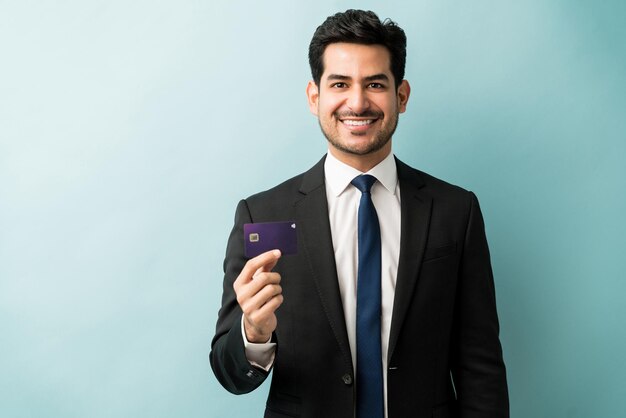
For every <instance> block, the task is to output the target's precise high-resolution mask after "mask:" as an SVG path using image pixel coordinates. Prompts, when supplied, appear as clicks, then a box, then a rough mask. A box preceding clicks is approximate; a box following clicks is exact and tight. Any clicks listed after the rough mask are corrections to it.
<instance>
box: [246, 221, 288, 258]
mask: <svg viewBox="0 0 626 418" xmlns="http://www.w3.org/2000/svg"><path fill="white" fill-rule="evenodd" d="M243 240H244V243H245V250H246V257H248V258H252V257H256V256H257V255H259V254H261V253H264V252H266V251H270V250H276V249H278V250H280V252H281V253H282V254H283V255H290V254H297V253H298V231H297V230H296V223H295V222H293V221H289V222H259V223H253V224H243Z"/></svg>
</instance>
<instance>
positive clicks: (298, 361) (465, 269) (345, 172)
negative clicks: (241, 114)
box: [210, 10, 508, 418]
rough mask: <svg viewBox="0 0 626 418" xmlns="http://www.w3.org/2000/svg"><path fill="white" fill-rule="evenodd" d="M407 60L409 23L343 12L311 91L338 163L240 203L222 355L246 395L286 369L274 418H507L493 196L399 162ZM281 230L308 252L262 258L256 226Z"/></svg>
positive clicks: (218, 360)
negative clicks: (489, 235) (250, 238)
mask: <svg viewBox="0 0 626 418" xmlns="http://www.w3.org/2000/svg"><path fill="white" fill-rule="evenodd" d="M405 60H406V37H405V35H404V32H403V31H402V29H400V28H399V27H398V26H397V25H396V24H395V23H393V22H391V21H388V20H387V21H385V22H381V21H380V20H379V19H378V17H377V16H376V15H375V14H374V13H372V12H365V11H358V10H348V11H346V12H345V13H338V14H336V15H334V16H331V17H329V18H328V19H327V20H326V21H325V22H324V23H323V24H322V25H321V26H320V27H318V28H317V30H316V32H315V34H314V36H313V39H312V41H311V44H310V47H309V61H310V65H311V72H312V75H313V80H312V81H311V82H310V83H309V84H308V86H307V96H308V101H309V107H310V109H311V112H312V113H313V114H314V115H316V116H317V117H318V119H319V123H320V127H321V129H322V132H323V133H324V135H325V136H326V139H327V140H328V154H327V155H326V156H325V157H324V158H322V160H321V161H320V162H319V163H318V164H316V165H315V166H314V167H313V168H311V169H310V170H308V171H307V172H305V173H303V174H301V175H299V176H297V177H295V178H293V179H290V180H288V181H286V182H284V183H283V184H281V185H279V186H277V187H275V188H273V189H271V190H268V191H265V192H262V193H259V194H256V195H254V196H251V197H249V198H248V199H245V200H242V201H241V202H240V203H239V205H238V207H237V210H236V215H235V226H234V228H233V230H232V233H231V235H230V238H229V241H228V247H227V251H226V260H225V263H224V270H225V277H224V293H223V297H222V308H221V310H220V312H219V318H218V321H217V329H216V334H215V337H214V339H213V342H212V350H211V354H210V360H211V366H212V368H213V371H214V373H215V375H216V376H217V378H218V380H219V381H220V383H221V384H222V385H223V386H224V387H225V388H226V389H228V390H229V391H231V392H233V393H246V392H250V391H252V390H254V389H255V388H257V387H258V386H259V385H260V384H261V383H262V382H263V381H264V380H265V378H266V377H267V376H268V374H269V371H270V370H272V369H273V377H272V383H271V388H270V393H269V397H268V401H267V407H266V410H265V416H266V417H303V418H304V417H310V418H333V417H337V418H340V417H341V418H346V417H354V416H356V417H357V418H365V417H368V418H370V417H371V418H374V417H376V418H383V417H388V418H402V417H424V418H425V417H483V418H487V417H488V418H496V417H508V394H507V385H506V376H505V368H504V363H503V359H502V350H501V347H500V342H499V337H498V332H499V326H498V318H497V313H496V303H495V292H494V284H493V278H492V273H491V265H490V260H489V251H488V248H487V242H486V238H485V233H484V225H483V220H482V216H481V213H480V209H479V206H478V201H477V199H476V197H475V196H474V195H473V194H472V193H471V192H468V191H465V190H463V189H461V188H459V187H456V186H452V185H450V184H448V183H445V182H443V181H441V180H438V179H435V178H434V177H431V176H429V175H428V174H425V173H423V172H420V171H417V170H415V169H413V168H411V167H409V166H407V165H405V164H403V163H402V162H401V161H399V160H397V159H395V158H394V156H393V154H392V152H391V144H392V136H393V133H394V130H395V128H396V125H397V123H398V116H399V114H400V113H402V112H404V111H405V109H406V105H407V102H408V99H409V95H410V86H409V83H408V82H407V81H406V80H404V66H405ZM272 221H295V223H296V224H297V229H298V247H299V251H298V253H297V255H295V256H289V257H287V256H285V257H281V254H280V251H277V250H275V251H269V252H266V253H264V254H261V255H259V256H257V257H254V258H252V259H250V260H247V259H246V258H245V256H244V237H243V224H244V223H252V222H255V223H256V222H272Z"/></svg>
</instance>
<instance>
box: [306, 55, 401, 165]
mask: <svg viewBox="0 0 626 418" xmlns="http://www.w3.org/2000/svg"><path fill="white" fill-rule="evenodd" d="M323 62H324V73H323V74H322V77H321V80H320V85H319V86H318V85H316V84H315V83H314V82H313V81H311V82H309V85H308V86H307V96H308V99H309V107H310V110H311V112H312V113H313V114H314V115H316V116H317V117H318V119H319V123H320V127H321V128H322V131H323V132H324V135H325V136H326V138H327V139H328V142H329V149H330V151H331V153H332V154H333V155H334V156H335V157H337V158H338V159H339V160H340V161H343V162H345V163H347V164H350V165H352V166H355V164H356V165H358V166H359V167H356V168H367V169H369V168H371V167H370V165H371V166H372V167H373V165H376V164H377V163H378V162H380V161H382V159H384V158H385V157H386V156H387V155H388V154H389V152H390V151H391V136H392V135H393V132H394V131H395V129H396V126H397V124H398V114H399V113H402V112H404V111H405V110H406V103H407V101H408V98H409V93H410V87H409V84H408V83H407V82H406V81H404V80H403V81H402V83H401V84H400V86H399V87H398V89H397V91H396V88H395V82H394V78H393V74H392V73H391V65H390V54H389V51H388V50H387V48H385V47H384V46H382V45H360V44H352V43H334V44H330V45H328V46H327V47H326V50H325V51H324V56H323ZM364 164H365V166H364ZM372 164H373V165H372Z"/></svg>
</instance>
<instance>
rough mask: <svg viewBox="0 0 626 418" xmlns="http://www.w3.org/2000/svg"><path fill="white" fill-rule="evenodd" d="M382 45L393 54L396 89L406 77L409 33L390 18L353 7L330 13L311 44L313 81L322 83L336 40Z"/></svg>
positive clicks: (310, 55)
mask: <svg viewBox="0 0 626 418" xmlns="http://www.w3.org/2000/svg"><path fill="white" fill-rule="evenodd" d="M338 42H347V43H354V44H362V45H382V46H384V47H385V48H387V50H388V51H389V54H390V56H391V59H390V61H391V72H392V74H393V77H394V78H395V84H396V88H398V86H399V85H400V83H401V82H402V80H403V79H404V67H405V65H406V35H405V34H404V31H403V30H402V28H400V26H398V25H397V24H396V23H395V22H393V21H392V20H390V19H385V20H384V21H382V22H381V20H380V19H379V18H378V16H376V13H374V12H372V11H365V10H354V9H349V10H346V11H345V12H342V13H336V14H334V15H333V16H329V17H328V18H327V19H326V20H325V21H324V23H322V24H321V25H320V26H318V27H317V29H316V30H315V33H314V34H313V39H311V43H310V44H309V65H310V66H311V75H312V76H313V81H315V84H317V85H318V86H319V84H320V80H321V79H322V73H323V72H324V60H323V57H324V51H325V50H326V47H327V46H328V45H330V44H333V43H338Z"/></svg>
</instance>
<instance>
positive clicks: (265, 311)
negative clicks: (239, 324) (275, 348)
mask: <svg viewBox="0 0 626 418" xmlns="http://www.w3.org/2000/svg"><path fill="white" fill-rule="evenodd" d="M282 303H283V295H282V294H279V295H276V296H273V297H272V298H271V299H269V300H268V301H267V302H266V303H265V304H263V306H261V307H260V308H259V309H256V310H254V311H252V312H249V313H244V317H245V319H246V321H247V322H248V323H249V324H250V326H252V327H253V328H255V329H256V330H257V331H262V332H271V331H273V329H271V330H269V329H265V328H266V326H267V325H268V324H269V323H271V322H275V321H276V310H277V309H278V308H279V307H280V305H282Z"/></svg>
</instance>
